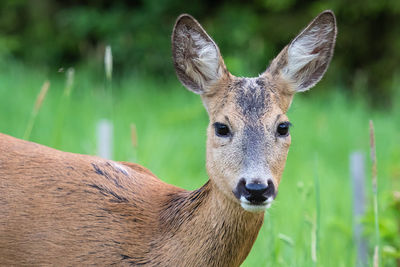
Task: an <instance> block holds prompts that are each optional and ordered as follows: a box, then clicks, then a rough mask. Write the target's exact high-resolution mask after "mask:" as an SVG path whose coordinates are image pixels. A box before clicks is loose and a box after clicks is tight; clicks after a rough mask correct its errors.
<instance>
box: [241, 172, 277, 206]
mask: <svg viewBox="0 0 400 267" xmlns="http://www.w3.org/2000/svg"><path fill="white" fill-rule="evenodd" d="M274 194H275V186H274V183H273V182H272V181H271V180H268V183H267V184H264V183H254V182H253V183H248V184H246V181H245V179H243V178H242V179H241V180H240V181H239V184H238V185H237V187H236V190H235V196H236V197H237V198H238V199H240V197H241V196H244V197H245V198H246V199H247V200H248V201H250V202H251V203H255V204H257V203H262V202H264V201H265V200H267V198H269V197H271V196H274Z"/></svg>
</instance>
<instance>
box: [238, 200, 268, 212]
mask: <svg viewBox="0 0 400 267" xmlns="http://www.w3.org/2000/svg"><path fill="white" fill-rule="evenodd" d="M274 198H275V197H274V196H270V197H268V198H267V199H266V200H265V201H262V202H255V201H249V200H248V199H247V198H246V197H244V196H241V197H240V199H239V201H240V205H241V206H242V208H243V209H245V210H247V211H250V212H263V211H265V210H266V209H268V208H270V207H271V205H272V202H273V201H274Z"/></svg>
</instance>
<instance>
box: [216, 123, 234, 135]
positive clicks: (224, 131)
mask: <svg viewBox="0 0 400 267" xmlns="http://www.w3.org/2000/svg"><path fill="white" fill-rule="evenodd" d="M214 129H215V134H216V135H217V136H219V137H228V136H230V135H231V131H230V130H229V127H228V126H227V125H225V124H223V123H219V122H216V123H214Z"/></svg>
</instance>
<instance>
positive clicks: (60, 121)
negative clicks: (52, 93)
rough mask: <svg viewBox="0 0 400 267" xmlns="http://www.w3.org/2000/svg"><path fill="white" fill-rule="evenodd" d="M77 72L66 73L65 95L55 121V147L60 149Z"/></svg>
mask: <svg viewBox="0 0 400 267" xmlns="http://www.w3.org/2000/svg"><path fill="white" fill-rule="evenodd" d="M74 79H75V70H74V68H68V70H67V72H66V80H65V87H64V91H63V95H62V97H61V100H60V105H59V108H58V113H57V116H56V121H55V133H54V140H53V147H56V148H60V145H61V141H62V130H63V125H64V118H65V113H66V111H67V109H68V107H69V102H70V98H71V92H72V89H73V87H74Z"/></svg>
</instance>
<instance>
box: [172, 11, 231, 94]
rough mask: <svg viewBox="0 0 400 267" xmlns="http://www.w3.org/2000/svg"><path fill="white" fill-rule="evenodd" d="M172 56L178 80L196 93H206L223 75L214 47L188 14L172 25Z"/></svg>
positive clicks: (224, 70)
mask: <svg viewBox="0 0 400 267" xmlns="http://www.w3.org/2000/svg"><path fill="white" fill-rule="evenodd" d="M172 56H173V61H174V67H175V71H176V74H177V76H178V78H179V80H180V81H181V82H182V84H183V85H184V86H185V87H187V88H188V89H189V90H191V91H193V92H195V93H197V94H204V93H209V92H210V90H211V88H212V86H213V85H214V84H216V83H217V82H218V81H219V80H220V79H221V78H222V76H223V74H224V73H225V72H226V68H225V65H224V63H223V60H222V57H221V54H220V52H219V48H218V46H217V45H216V44H215V42H214V41H213V40H212V39H211V37H210V36H209V35H208V34H207V33H206V31H205V30H204V29H203V28H202V27H201V25H200V24H199V23H198V22H197V21H196V20H195V19H194V18H193V17H192V16H190V15H188V14H183V15H181V16H179V17H178V19H177V21H176V23H175V26H174V30H173V33H172Z"/></svg>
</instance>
